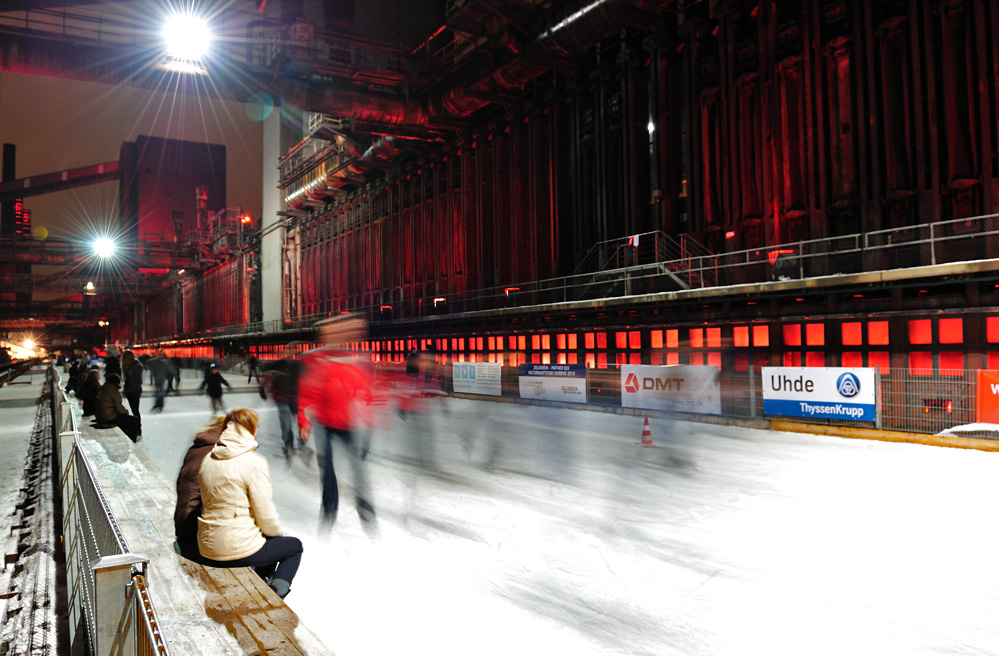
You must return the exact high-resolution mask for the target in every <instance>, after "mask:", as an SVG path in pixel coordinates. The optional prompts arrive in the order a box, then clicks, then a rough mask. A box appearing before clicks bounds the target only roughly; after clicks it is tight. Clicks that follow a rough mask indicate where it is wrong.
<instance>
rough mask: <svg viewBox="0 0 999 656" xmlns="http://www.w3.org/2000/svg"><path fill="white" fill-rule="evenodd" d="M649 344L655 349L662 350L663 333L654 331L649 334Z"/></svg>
mask: <svg viewBox="0 0 999 656" xmlns="http://www.w3.org/2000/svg"><path fill="white" fill-rule="evenodd" d="M649 343H650V344H651V345H652V348H654V349H661V348H662V347H663V331H661V330H653V331H652V332H651V333H649Z"/></svg>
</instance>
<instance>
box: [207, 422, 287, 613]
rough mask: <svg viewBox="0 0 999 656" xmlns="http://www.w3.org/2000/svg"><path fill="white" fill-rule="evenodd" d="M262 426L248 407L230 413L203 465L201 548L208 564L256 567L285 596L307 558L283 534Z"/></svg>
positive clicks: (263, 577) (269, 583)
mask: <svg viewBox="0 0 999 656" xmlns="http://www.w3.org/2000/svg"><path fill="white" fill-rule="evenodd" d="M259 424H260V417H259V416H258V415H257V413H256V412H254V411H253V410H250V409H247V408H236V409H235V410H233V411H232V412H230V413H229V414H227V415H226V417H225V421H223V423H222V434H221V435H220V436H219V440H218V442H216V443H215V446H214V447H212V450H211V453H209V454H208V456H207V457H206V458H205V459H204V461H203V462H202V463H201V470H200V472H199V474H198V482H199V484H200V486H201V502H202V504H203V507H202V511H201V517H199V518H198V550H199V551H200V552H201V557H202V560H201V562H202V563H203V564H205V565H211V566H213V567H252V568H253V569H254V570H255V571H256V573H257V574H258V575H259V576H260V578H262V579H263V580H264V581H266V582H267V585H269V586H270V587H271V589H272V590H274V592H276V593H277V595H278V596H279V597H281V598H284V597H285V596H286V595H287V594H288V592H289V591H290V590H291V582H292V580H293V579H294V578H295V573H296V572H297V571H298V565H299V563H300V562H301V560H302V543H301V541H300V540H299V539H298V538H293V537H289V536H286V535H282V534H281V527H280V526H279V525H278V516H277V510H276V509H275V507H274V501H273V499H272V496H273V491H272V487H271V477H270V471H269V469H268V467H267V460H266V459H265V458H264V457H263V456H261V455H260V454H258V453H255V451H256V450H257V440H256V434H257V426H259Z"/></svg>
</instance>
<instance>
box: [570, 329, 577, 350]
mask: <svg viewBox="0 0 999 656" xmlns="http://www.w3.org/2000/svg"><path fill="white" fill-rule="evenodd" d="M575 349H576V333H569V350H570V351H573V350H575Z"/></svg>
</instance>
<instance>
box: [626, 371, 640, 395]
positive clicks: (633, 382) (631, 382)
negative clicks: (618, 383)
mask: <svg viewBox="0 0 999 656" xmlns="http://www.w3.org/2000/svg"><path fill="white" fill-rule="evenodd" d="M624 389H626V390H628V391H629V392H631V393H632V394H634V393H635V392H637V391H638V376H636V375H635V374H628V377H627V378H626V379H625V381H624Z"/></svg>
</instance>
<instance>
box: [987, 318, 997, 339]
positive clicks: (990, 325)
mask: <svg viewBox="0 0 999 656" xmlns="http://www.w3.org/2000/svg"><path fill="white" fill-rule="evenodd" d="M985 339H986V340H987V341H988V342H989V343H990V344H997V343H999V317H987V318H986V319H985Z"/></svg>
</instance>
